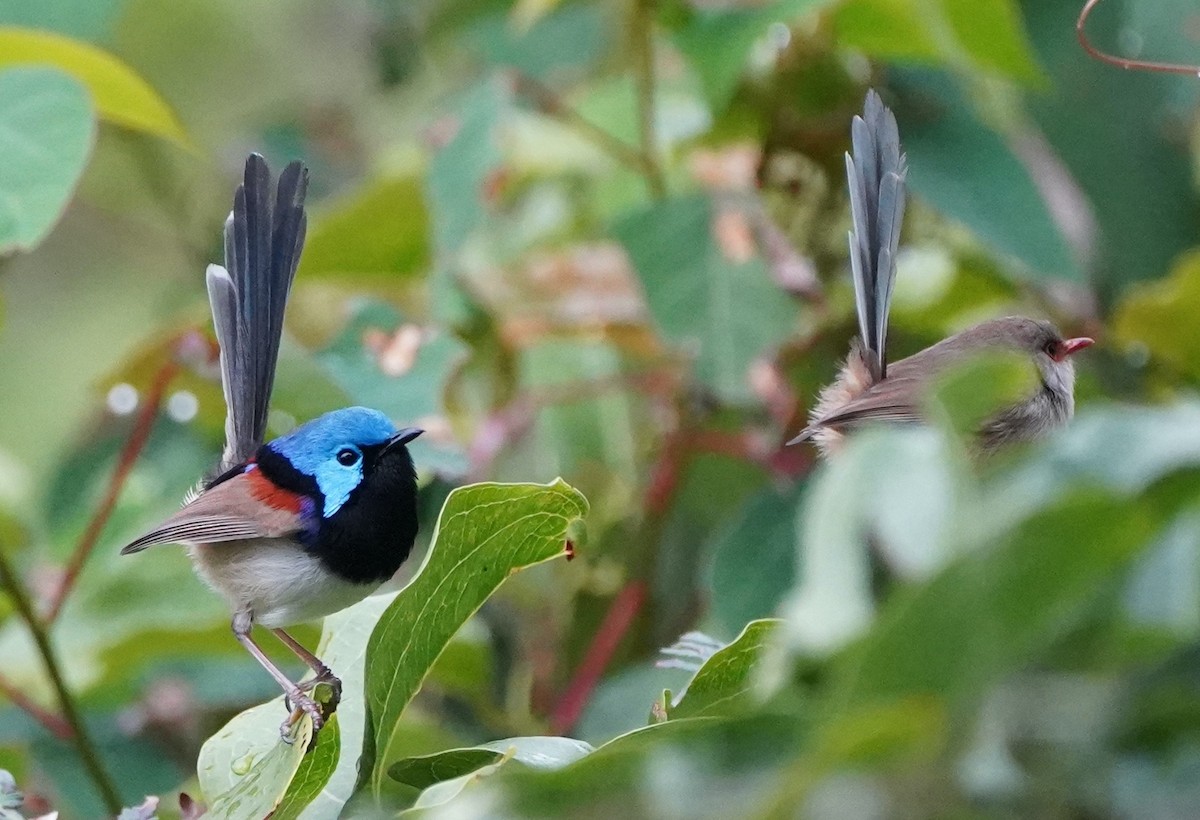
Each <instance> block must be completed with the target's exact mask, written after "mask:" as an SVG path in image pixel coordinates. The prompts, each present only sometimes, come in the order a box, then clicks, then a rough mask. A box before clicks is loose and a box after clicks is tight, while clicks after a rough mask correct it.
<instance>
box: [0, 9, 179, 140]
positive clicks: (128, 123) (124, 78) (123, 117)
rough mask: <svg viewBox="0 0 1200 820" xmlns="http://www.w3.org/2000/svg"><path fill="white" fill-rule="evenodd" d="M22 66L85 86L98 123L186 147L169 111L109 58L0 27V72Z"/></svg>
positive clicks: (58, 38)
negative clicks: (54, 71) (41, 68)
mask: <svg viewBox="0 0 1200 820" xmlns="http://www.w3.org/2000/svg"><path fill="white" fill-rule="evenodd" d="M27 64H38V65H46V66H53V67H55V68H57V69H59V70H60V71H63V72H64V73H66V74H69V75H71V76H72V77H74V78H75V79H76V80H78V81H79V82H80V83H82V84H83V85H84V86H86V87H87V90H88V92H89V93H90V94H91V95H92V101H93V103H94V104H95V106H96V112H97V113H98V114H99V115H100V117H101V118H102V119H104V120H106V121H108V122H111V123H115V124H116V125H121V126H124V127H126V128H132V129H134V130H137V131H144V132H145V133H148V134H153V135H155V136H159V137H167V138H169V139H172V140H175V141H176V142H178V143H180V144H183V145H186V144H187V136H186V135H185V134H184V132H183V126H181V125H180V124H179V120H178V119H176V117H175V114H174V112H172V111H171V108H170V106H168V105H167V104H166V103H165V102H164V101H163V99H162V98H161V97H160V96H159V95H158V93H157V92H156V91H155V90H154V89H153V88H151V87H150V85H149V84H148V83H147V82H146V81H145V80H143V79H142V78H141V77H140V76H138V75H137V73H135V72H134V70H133V69H132V68H130V67H129V66H127V65H126V64H125V63H123V62H121V61H120V60H119V59H117V58H116V57H114V56H113V55H112V54H109V53H108V52H106V51H103V50H101V49H99V48H96V47H95V46H93V45H90V44H88V43H84V42H80V41H78V40H72V39H71V38H69V37H64V36H62V35H61V34H53V33H51V32H47V31H36V30H33V29H23V28H15V27H11V26H0V68H5V67H8V66H16V65H27Z"/></svg>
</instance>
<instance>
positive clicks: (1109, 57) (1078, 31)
mask: <svg viewBox="0 0 1200 820" xmlns="http://www.w3.org/2000/svg"><path fill="white" fill-rule="evenodd" d="M1099 2H1100V0H1087V2H1086V3H1084V4H1083V8H1082V9H1081V10H1080V12H1079V19H1078V20H1076V21H1075V36H1076V37H1078V38H1079V45H1081V46H1083V50H1084V51H1086V52H1087V53H1088V56H1089V57H1091V58H1093V59H1095V60H1099V61H1100V62H1102V63H1108V64H1109V65H1115V66H1116V67H1117V68H1124V69H1131V68H1132V69H1137V70H1139V71H1158V72H1162V73H1165V74H1191V75H1192V76H1193V77H1196V76H1200V66H1196V65H1184V64H1182V63H1156V62H1152V61H1150V60H1131V59H1129V58H1127V57H1118V56H1116V55H1115V54H1109V53H1108V52H1105V51H1101V50H1100V49H1098V48H1096V47H1095V46H1093V45H1092V42H1091V40H1089V39H1088V36H1087V32H1086V31H1085V30H1084V28H1085V26H1086V25H1087V19H1088V17H1089V16H1090V15H1091V13H1092V9H1094V8H1095V7H1096V5H1097V4H1098V3H1099Z"/></svg>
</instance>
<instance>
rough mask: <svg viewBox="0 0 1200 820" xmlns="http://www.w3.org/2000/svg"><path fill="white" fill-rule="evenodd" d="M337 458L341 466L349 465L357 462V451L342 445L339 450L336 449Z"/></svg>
mask: <svg viewBox="0 0 1200 820" xmlns="http://www.w3.org/2000/svg"><path fill="white" fill-rule="evenodd" d="M337 460H338V464H341V465H342V466H343V467H349V466H350V465H351V464H356V463H357V462H358V451H357V450H351V449H350V448H349V447H343V448H342V449H341V450H338V454H337Z"/></svg>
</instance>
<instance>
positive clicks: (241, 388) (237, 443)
mask: <svg viewBox="0 0 1200 820" xmlns="http://www.w3.org/2000/svg"><path fill="white" fill-rule="evenodd" d="M307 187H308V169H307V168H305V167H304V165H303V164H301V163H299V162H293V163H292V164H290V165H288V167H287V168H285V169H284V171H283V173H282V174H281V175H280V177H279V183H278V185H277V187H276V193H275V201H274V202H273V203H272V201H271V172H270V169H268V167H267V163H266V160H264V159H263V158H262V157H261V156H260V155H258V154H251V155H250V156H249V157H247V158H246V173H245V178H244V180H243V182H242V184H241V185H239V186H238V189H237V192H236V194H235V195H234V199H233V211H232V212H231V213H230V214H229V218H228V219H226V220H225V267H224V268H221V267H220V266H219V265H210V266H209V268H208V274H207V281H208V299H209V303H210V304H211V306H212V312H213V325H214V327H215V328H216V333H217V341H218V343H219V344H220V346H221V382H222V387H223V389H224V392H225V407H226V419H225V439H226V440H225V455H224V458H223V459H222V469H228V468H229V467H231V466H233V465H234V464H237V463H240V462H242V461H245V460H246V459H248V458H249V457H250V456H252V455H253V454H254V452H255V451H256V450H257V449H258V447H259V445H260V444H262V442H263V437H264V436H265V434H266V429H267V411H268V409H269V406H270V401H271V388H272V386H273V385H274V382H275V365H276V362H277V361H278V359H279V342H280V337H281V336H282V334H283V313H284V309H285V308H286V306H287V299H288V293H289V292H290V291H291V287H292V279H293V278H294V277H295V275H296V266H297V264H298V263H299V261H300V251H301V249H302V248H303V246H304V233H305V229H306V227H307V218H306V217H305V214H304V195H305V192H306V189H307Z"/></svg>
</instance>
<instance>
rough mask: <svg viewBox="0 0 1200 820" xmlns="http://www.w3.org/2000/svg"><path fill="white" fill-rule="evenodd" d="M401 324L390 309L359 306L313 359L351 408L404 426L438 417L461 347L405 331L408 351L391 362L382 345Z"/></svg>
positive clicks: (439, 335) (446, 338)
mask: <svg viewBox="0 0 1200 820" xmlns="http://www.w3.org/2000/svg"><path fill="white" fill-rule="evenodd" d="M404 324H405V323H404V321H403V318H402V317H401V316H400V314H399V312H397V311H396V310H395V309H394V308H392V307H391V306H390V305H388V304H386V303H384V302H377V301H364V302H361V303H360V304H359V306H358V310H357V311H356V313H355V314H354V316H353V317H352V318H351V319H350V321H349V322H348V323H347V324H346V328H345V330H343V331H342V332H341V333H340V334H339V335H338V337H337V338H336V339H334V340H333V342H331V343H330V345H329V347H327V348H326V349H325V350H324V351H322V352H321V353H320V354H319V356H318V360H319V361H320V363H321V365H322V367H323V368H324V369H325V371H326V372H327V373H328V374H329V376H330V378H331V379H332V380H333V381H334V382H335V383H336V384H337V385H338V386H339V387H341V389H342V390H344V391H345V393H346V395H347V396H349V397H350V399H351V401H352V402H353V403H355V404H361V405H363V406H365V407H374V408H375V409H377V410H379V411H381V412H383V413H386V414H387V415H388V416H390V417H391V418H392V419H395V420H396V421H397V422H398V423H403V424H408V423H411V422H415V421H417V420H418V419H420V418H422V417H425V416H435V415H442V414H443V412H444V408H443V405H442V391H443V389H444V387H445V383H446V380H447V379H448V378H449V377H450V375H451V373H452V372H453V370H454V367H455V366H456V365H457V364H459V363H460V362H461V361H462V359H463V358H464V357H465V355H466V353H467V347H466V345H464V344H463V343H462V342H460V341H459V340H458V339H457V338H456V337H454V336H453V335H451V334H450V333H448V332H446V331H444V330H438V331H428V330H423V329H420V328H417V327H416V326H411V329H412V330H413V331H414V332H415V334H416V335H415V336H414V339H413V344H412V346H411V348H410V349H406V350H403V351H398V353H400V354H404V356H403V360H397V361H392V358H390V357H389V351H388V350H387V349H386V346H388V345H392V344H394V343H395V341H396V339H395V334H396V332H397V331H398V330H400V329H401V327H403V326H404ZM371 336H376V337H378V338H379V339H380V341H381V342H382V344H383V345H384V346H385V349H383V350H379V349H371V347H369V346H368V341H369V337H371ZM409 355H411V359H410V358H408V356H409ZM418 441H419V440H418Z"/></svg>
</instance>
